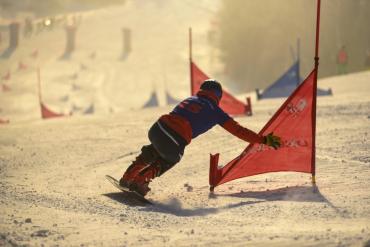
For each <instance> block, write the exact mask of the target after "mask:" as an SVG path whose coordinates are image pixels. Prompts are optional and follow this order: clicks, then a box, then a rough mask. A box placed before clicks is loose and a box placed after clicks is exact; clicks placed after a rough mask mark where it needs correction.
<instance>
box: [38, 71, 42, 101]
mask: <svg viewBox="0 0 370 247" xmlns="http://www.w3.org/2000/svg"><path fill="white" fill-rule="evenodd" d="M37 86H38V91H39V92H38V93H39V103H40V104H41V75H40V67H37Z"/></svg>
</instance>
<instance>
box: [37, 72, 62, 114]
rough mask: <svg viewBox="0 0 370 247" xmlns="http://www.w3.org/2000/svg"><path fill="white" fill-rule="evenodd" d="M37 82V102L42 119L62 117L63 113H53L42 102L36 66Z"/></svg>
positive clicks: (39, 78)
mask: <svg viewBox="0 0 370 247" xmlns="http://www.w3.org/2000/svg"><path fill="white" fill-rule="evenodd" d="M37 82H38V92H39V103H40V111H41V117H42V118H43V119H48V118H55V117H64V116H65V115H64V114H62V113H55V112H53V111H51V110H50V109H49V108H47V107H46V106H45V104H44V103H43V102H42V97H41V76H40V68H37Z"/></svg>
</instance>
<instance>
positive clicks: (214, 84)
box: [200, 79, 222, 99]
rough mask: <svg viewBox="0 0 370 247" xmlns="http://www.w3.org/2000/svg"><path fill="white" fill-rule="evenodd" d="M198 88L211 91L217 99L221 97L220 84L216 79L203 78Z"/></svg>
mask: <svg viewBox="0 0 370 247" xmlns="http://www.w3.org/2000/svg"><path fill="white" fill-rule="evenodd" d="M200 89H202V90H205V91H212V92H213V93H215V94H216V96H217V98H218V99H221V97H222V86H221V84H220V83H219V82H218V81H216V80H214V79H208V80H205V81H204V82H203V83H202V85H201V86H200Z"/></svg>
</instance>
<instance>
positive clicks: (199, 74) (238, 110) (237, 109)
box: [190, 61, 252, 115]
mask: <svg viewBox="0 0 370 247" xmlns="http://www.w3.org/2000/svg"><path fill="white" fill-rule="evenodd" d="M190 66H191V68H190V69H191V93H192V95H195V94H196V93H197V92H198V91H199V89H200V86H201V85H202V82H203V81H205V80H207V79H210V78H209V77H208V76H207V75H206V74H205V73H204V72H203V71H201V70H200V69H199V67H198V66H197V65H196V64H195V63H194V62H192V61H190ZM220 107H221V109H222V110H224V111H225V112H226V113H228V114H230V115H243V114H247V115H252V111H251V106H250V105H245V104H243V103H242V102H240V101H239V100H237V99H236V98H234V97H233V96H232V95H231V94H229V93H228V92H226V91H225V89H223V92H222V98H221V101H220Z"/></svg>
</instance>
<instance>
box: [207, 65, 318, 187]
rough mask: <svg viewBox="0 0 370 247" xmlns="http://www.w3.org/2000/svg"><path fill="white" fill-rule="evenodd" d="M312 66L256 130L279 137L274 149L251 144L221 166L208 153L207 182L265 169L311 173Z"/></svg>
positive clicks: (256, 172) (216, 159) (222, 180)
mask: <svg viewBox="0 0 370 247" xmlns="http://www.w3.org/2000/svg"><path fill="white" fill-rule="evenodd" d="M314 79H315V70H313V71H312V72H311V74H310V75H309V76H308V77H307V79H306V80H305V81H304V82H303V83H302V84H301V85H300V86H299V87H298V88H297V89H296V90H295V91H294V93H293V94H292V95H291V96H290V97H289V98H288V99H287V100H286V101H285V102H284V104H283V105H282V106H281V107H280V109H279V110H278V111H277V112H276V113H275V115H274V116H273V117H272V118H271V119H270V121H269V122H268V123H267V124H266V125H265V127H264V128H263V129H262V130H261V131H260V132H259V134H262V135H267V134H269V133H271V132H273V133H274V134H275V135H277V136H280V137H281V139H282V146H281V148H280V149H278V150H274V149H273V148H271V147H268V146H266V145H264V144H250V145H249V146H248V147H247V148H246V149H245V150H244V151H243V153H242V154H241V155H239V156H238V157H237V158H235V159H234V160H232V161H231V162H229V163H228V164H227V165H226V166H224V167H223V168H220V169H218V168H217V162H218V154H216V155H214V156H211V169H210V185H211V187H215V186H217V185H220V184H223V183H226V182H228V181H231V180H234V179H237V178H242V177H247V176H252V175H257V174H261V173H267V172H278V171H296V172H306V173H312V152H313V148H314V147H313V139H314V138H315V137H314V135H313V126H312V111H313V102H314V98H315V94H314V86H315V83H314Z"/></svg>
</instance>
